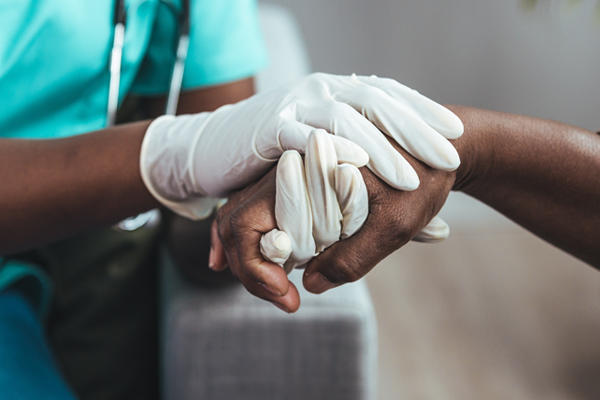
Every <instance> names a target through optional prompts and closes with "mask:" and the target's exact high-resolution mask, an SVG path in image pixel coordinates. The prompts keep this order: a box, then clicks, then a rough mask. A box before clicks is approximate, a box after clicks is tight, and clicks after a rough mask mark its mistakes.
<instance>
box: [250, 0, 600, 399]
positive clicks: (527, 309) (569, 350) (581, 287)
mask: <svg viewBox="0 0 600 400" xmlns="http://www.w3.org/2000/svg"><path fill="white" fill-rule="evenodd" d="M261 1H262V2H263V3H273V4H278V5H281V6H284V7H285V8H287V9H289V10H291V12H292V13H293V14H294V16H295V17H296V19H297V21H298V24H299V28H300V30H301V32H302V35H303V37H304V39H305V41H306V46H307V50H308V53H309V55H310V57H311V63H312V68H313V70H318V71H325V72H332V73H352V72H356V73H361V74H378V75H381V76H388V77H393V78H396V79H398V80H400V81H401V82H403V83H405V84H407V85H409V86H411V87H414V88H416V89H417V90H419V91H420V92H422V93H424V94H425V95H427V96H429V97H432V98H433V99H435V100H437V101H439V102H443V103H458V104H466V105H472V106H476V107H481V108H489V109H494V110H501V111H507V112H515V113H522V114H528V115H533V116H538V117H543V118H550V119H555V120H560V121H564V122H568V123H572V124H576V125H579V126H583V127H585V128H588V129H595V130H600V17H599V15H600V14H599V12H598V5H597V2H596V1H592V0H590V1H570V0H564V1H552V0H546V1H545V0H539V1H537V2H536V1H533V0H530V1H521V0H504V1H497V0H496V1H492V0H452V1H447V0H419V1H409V0H368V1H367V0H301V1H299V0H261ZM553 167H556V168H560V160H557V164H556V165H555V166H553ZM443 215H444V217H445V218H446V219H447V221H448V222H449V223H450V225H451V228H452V234H451V237H450V239H449V240H447V241H446V242H445V243H443V244H440V245H432V246H431V245H420V244H409V245H407V246H405V247H404V248H402V249H400V250H399V251H397V252H396V253H394V254H393V255H392V256H390V257H388V258H387V259H386V260H384V261H383V262H382V263H381V264H380V265H379V266H378V267H376V268H375V270H374V271H373V272H371V273H370V274H369V276H368V278H367V281H368V284H369V287H370V289H371V293H372V295H373V298H374V301H375V305H376V310H377V317H378V321H379V340H380V343H379V344H380V364H379V375H380V390H379V398H380V399H506V398H510V399H531V398H544V399H597V398H600V342H599V341H598V337H600V273H599V272H597V271H595V270H593V269H592V268H590V267H589V266H587V265H584V264H583V263H581V262H579V261H577V260H575V259H574V258H572V257H570V256H568V255H566V254H564V253H562V252H561V251H559V250H557V249H555V248H554V247H552V246H550V245H548V244H546V243H544V242H542V241H541V240H539V239H537V238H535V237H534V236H533V235H531V234H530V233H528V232H526V231H525V230H523V229H522V228H520V227H519V226H517V225H515V224H513V223H512V222H510V221H508V220H507V219H505V218H503V217H501V216H500V215H499V214H497V213H495V212H493V211H491V210H490V209H488V208H487V207H485V206H483V205H481V204H479V203H477V202H476V201H473V200H471V199H468V198H466V196H461V195H460V194H453V195H452V196H451V199H450V200H449V204H448V205H447V207H445V209H444V210H443ZM598 241H599V246H600V238H598Z"/></svg>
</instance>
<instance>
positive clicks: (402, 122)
mask: <svg viewBox="0 0 600 400" xmlns="http://www.w3.org/2000/svg"><path fill="white" fill-rule="evenodd" d="M336 99H337V100H339V101H342V102H345V103H348V104H349V105H350V106H352V107H354V108H355V109H357V110H360V111H361V112H362V114H363V115H364V116H365V117H366V118H367V119H369V121H372V122H373V123H374V124H375V126H377V128H379V129H380V130H381V131H383V132H385V133H387V134H388V135H389V136H390V137H391V138H393V139H394V140H395V141H396V142H397V143H398V144H399V145H400V146H402V148H404V149H405V150H406V151H408V152H409V153H410V154H411V155H412V156H414V157H415V158H417V159H419V160H421V161H423V162H424V163H425V164H427V165H429V166H430V167H432V168H435V169H439V170H444V171H453V170H455V169H456V168H458V166H459V165H460V158H459V156H458V152H457V151H456V149H455V148H454V146H453V145H452V143H450V142H449V141H448V139H446V138H445V137H443V136H442V135H440V134H439V133H438V132H436V131H435V130H434V129H433V128H432V127H431V126H429V125H427V124H426V123H425V122H424V121H423V120H422V119H421V118H420V117H419V115H418V114H417V113H416V112H415V111H414V110H413V109H411V108H410V106H408V105H407V104H406V103H404V104H403V103H401V102H399V101H397V100H395V99H394V98H392V97H390V95H388V94H387V93H386V92H384V91H383V90H381V89H378V88H375V87H373V86H367V85H359V86H356V87H354V88H351V89H348V90H346V91H341V92H340V93H338V94H336Z"/></svg>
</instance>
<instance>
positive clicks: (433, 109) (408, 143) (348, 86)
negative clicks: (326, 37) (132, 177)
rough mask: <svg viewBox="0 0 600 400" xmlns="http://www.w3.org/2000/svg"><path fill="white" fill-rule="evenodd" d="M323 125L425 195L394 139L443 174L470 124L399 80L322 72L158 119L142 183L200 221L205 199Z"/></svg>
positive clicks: (301, 147) (387, 174)
mask: <svg viewBox="0 0 600 400" xmlns="http://www.w3.org/2000/svg"><path fill="white" fill-rule="evenodd" d="M315 128H321V129H325V130H326V131H328V132H329V133H331V134H333V135H335V136H334V137H335V138H336V139H337V138H339V137H343V138H347V139H349V140H351V141H352V142H354V143H356V144H358V145H359V146H360V147H361V148H363V149H364V150H365V151H366V152H367V154H369V157H370V159H369V162H368V167H369V168H370V169H371V170H372V171H373V172H374V173H375V174H376V175H377V176H379V177H380V178H381V179H383V180H384V181H385V182H387V183H388V184H389V185H391V186H392V187H394V188H397V189H401V190H414V189H416V188H417V187H418V185H419V178H418V176H417V174H416V173H415V171H414V170H413V168H412V167H411V166H410V164H409V163H408V162H407V161H406V160H405V159H404V158H403V157H402V156H401V155H400V154H399V153H398V152H397V151H395V150H394V148H393V147H392V145H391V144H390V143H389V142H388V140H387V138H386V137H385V135H388V136H389V137H391V138H392V139H393V140H395V141H396V142H397V143H398V144H400V145H401V146H402V147H403V148H405V149H406V150H407V151H408V152H409V153H410V154H412V155H413V156H415V157H416V158H418V159H420V160H421V161H423V162H425V163H426V164H428V165H430V166H431V167H433V168H437V169H444V170H453V169H456V168H457V167H458V165H459V163H460V161H459V157H458V153H457V152H456V150H455V149H454V147H453V146H452V144H451V143H450V142H449V141H448V140H447V138H456V137H458V136H460V135H461V134H462V132H463V125H462V122H461V121H460V119H459V118H458V117H457V116H456V115H454V114H453V113H452V112H451V111H449V110H448V109H446V108H445V107H443V106H441V105H439V104H437V103H435V102H433V101H431V100H429V99H428V98H426V97H424V96H422V95H421V94H419V93H418V92H416V91H414V90H412V89H410V88H407V87H406V86H403V85H401V84H400V83H398V82H396V81H394V80H392V79H383V78H378V77H375V76H371V77H366V76H338V75H328V74H322V73H318V74H312V75H309V76H308V77H306V78H304V79H303V80H302V81H301V82H299V83H298V84H296V85H294V86H292V87H285V88H281V89H275V90H271V91H268V92H264V93H261V94H258V95H255V96H252V97H251V98H249V99H247V100H244V101H241V102H239V103H236V104H232V105H227V106H223V107H220V108H219V109H217V110H216V111H213V112H206V113H200V114H194V115H181V116H177V117H174V116H163V117H160V118H158V119H156V120H155V121H153V122H152V124H151V125H150V126H149V128H148V130H147V132H146V135H145V137H144V140H143V143H142V148H141V153H140V170H141V175H142V179H143V181H144V183H145V184H146V187H147V188H148V190H149V191H150V192H151V193H152V195H153V196H154V197H155V198H156V199H157V200H159V201H160V202H161V203H162V204H164V205H165V206H167V207H169V208H171V209H172V210H173V211H175V212H177V213H179V214H181V215H183V216H185V217H188V218H192V219H197V218H199V217H201V216H204V214H205V210H206V201H207V200H206V199H204V197H206V196H211V197H223V196H226V195H227V193H229V192H230V191H232V190H234V189H239V188H241V187H243V186H245V185H247V184H249V183H251V182H253V181H255V180H256V179H257V178H259V177H260V176H261V175H262V174H263V173H265V172H266V171H267V170H268V168H269V167H270V166H271V165H272V164H273V163H275V162H276V161H277V159H278V158H279V157H280V156H281V154H282V153H283V152H284V151H285V150H296V151H298V152H300V153H304V151H305V149H306V143H307V140H308V136H309V134H310V132H311V131H312V130H313V129H315ZM382 132H383V133H382ZM334 146H336V148H337V144H336V142H335V139H334ZM341 147H343V146H341ZM341 151H343V150H341ZM338 158H339V159H344V155H343V154H341V153H340V152H339V151H338Z"/></svg>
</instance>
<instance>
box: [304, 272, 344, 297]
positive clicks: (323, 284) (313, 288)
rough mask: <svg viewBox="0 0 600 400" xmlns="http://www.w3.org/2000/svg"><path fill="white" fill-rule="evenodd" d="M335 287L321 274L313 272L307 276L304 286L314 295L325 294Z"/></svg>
mask: <svg viewBox="0 0 600 400" xmlns="http://www.w3.org/2000/svg"><path fill="white" fill-rule="evenodd" d="M335 286H336V285H335V284H333V283H331V282H330V281H329V280H328V279H327V278H325V276H324V275H323V274H321V273H320V272H313V273H312V274H309V275H307V276H306V280H305V284H304V287H305V288H306V290H308V291H309V292H312V293H323V292H325V291H327V290H329V289H332V288H334V287H335Z"/></svg>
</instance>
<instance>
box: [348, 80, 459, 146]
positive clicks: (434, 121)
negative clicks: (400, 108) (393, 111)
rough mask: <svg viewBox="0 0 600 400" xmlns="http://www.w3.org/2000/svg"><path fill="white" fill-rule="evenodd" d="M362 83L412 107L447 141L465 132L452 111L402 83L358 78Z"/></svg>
mask: <svg viewBox="0 0 600 400" xmlns="http://www.w3.org/2000/svg"><path fill="white" fill-rule="evenodd" d="M356 78H357V79H358V80H359V81H360V82H363V83H365V84H367V85H370V86H374V87H376V88H379V89H381V90H383V91H384V92H386V93H387V94H389V95H390V96H391V97H393V98H394V99H396V100H398V101H401V102H404V103H405V104H408V105H410V106H411V107H412V108H413V109H414V110H415V111H416V112H417V114H419V116H420V117H421V118H422V119H423V121H425V122H426V123H427V124H428V125H429V126H431V127H432V128H433V129H435V130H436V131H437V132H439V133H440V134H441V135H442V136H444V137H445V138H447V139H457V138H459V137H460V136H461V135H462V134H463V132H464V129H465V128H464V125H463V123H462V121H461V120H460V118H458V116H457V115H456V114H454V113H453V112H452V111H450V110H449V109H447V108H446V107H444V106H442V105H441V104H438V103H436V102H435V101H433V100H431V99H430V98H428V97H426V96H423V95H422V94H421V93H419V92H418V91H416V90H414V89H411V88H409V87H408V86H404V85H403V84H401V83H400V82H398V81H396V80H394V79H389V78H379V77H377V76H375V75H371V76H357V77H356Z"/></svg>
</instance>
